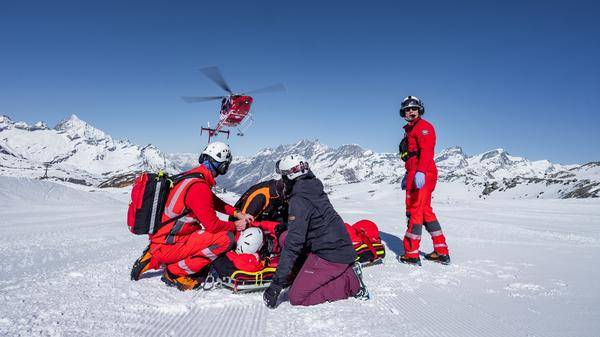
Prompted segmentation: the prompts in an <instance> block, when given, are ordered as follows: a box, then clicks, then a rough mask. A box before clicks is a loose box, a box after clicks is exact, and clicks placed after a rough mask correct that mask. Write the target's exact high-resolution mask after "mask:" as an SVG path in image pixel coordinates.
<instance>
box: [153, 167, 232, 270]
mask: <svg viewBox="0 0 600 337" xmlns="http://www.w3.org/2000/svg"><path fill="white" fill-rule="evenodd" d="M192 172H193V173H201V174H202V175H203V176H204V179H200V178H188V179H185V180H183V181H181V182H179V183H177V185H175V186H174V187H173V189H172V190H171V191H170V192H169V197H168V199H167V203H166V206H165V211H164V213H163V218H162V221H167V220H169V219H171V218H174V217H176V216H177V215H180V214H182V213H183V212H184V211H185V210H190V213H189V214H188V215H187V216H185V217H183V218H181V219H179V220H177V221H176V222H172V223H170V224H168V225H166V226H164V227H162V228H161V229H160V230H159V231H158V232H156V233H155V234H154V235H151V236H150V241H151V243H150V252H151V253H152V258H153V261H152V263H154V264H155V265H154V267H158V266H156V264H166V265H167V268H168V270H169V271H170V272H171V273H172V274H174V275H177V276H185V275H190V274H195V273H197V272H199V271H200V270H202V268H204V267H206V266H207V265H209V264H210V263H211V262H212V261H213V260H214V259H216V258H217V256H219V255H221V254H223V253H225V252H226V251H228V250H229V249H231V247H232V244H233V242H234V241H233V233H232V232H234V231H235V225H234V223H233V222H231V221H222V220H220V219H219V218H218V217H217V215H216V213H215V210H216V211H219V212H221V213H225V214H227V215H234V213H235V208H233V207H232V206H230V205H228V204H226V203H225V202H224V201H223V200H221V199H219V197H217V196H216V195H215V194H214V193H213V192H212V191H211V187H212V186H213V185H214V184H215V180H214V178H213V176H212V173H211V172H210V171H209V170H208V169H207V168H206V167H204V166H202V165H200V166H199V167H197V168H194V169H192V170H190V171H189V172H188V173H192Z"/></svg>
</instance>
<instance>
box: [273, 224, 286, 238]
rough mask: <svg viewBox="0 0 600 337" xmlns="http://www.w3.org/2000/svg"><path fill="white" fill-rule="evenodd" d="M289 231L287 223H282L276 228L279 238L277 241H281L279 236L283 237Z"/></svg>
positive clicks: (276, 234)
mask: <svg viewBox="0 0 600 337" xmlns="http://www.w3.org/2000/svg"><path fill="white" fill-rule="evenodd" d="M287 229H288V224H287V223H286V222H282V223H280V224H278V225H276V226H275V236H276V237H277V239H279V236H280V235H281V233H283V232H285V231H287Z"/></svg>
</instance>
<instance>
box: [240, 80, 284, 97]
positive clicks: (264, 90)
mask: <svg viewBox="0 0 600 337" xmlns="http://www.w3.org/2000/svg"><path fill="white" fill-rule="evenodd" d="M279 91H287V88H286V87H285V85H283V83H277V84H272V85H269V86H266V87H264V88H260V89H254V90H250V91H246V92H245V93H244V95H249V94H265V93H269V92H279Z"/></svg>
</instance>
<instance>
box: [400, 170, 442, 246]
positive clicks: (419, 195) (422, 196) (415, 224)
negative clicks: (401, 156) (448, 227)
mask: <svg viewBox="0 0 600 337" xmlns="http://www.w3.org/2000/svg"><path fill="white" fill-rule="evenodd" d="M414 176H415V173H414V172H412V174H408V175H407V179H414ZM436 182H437V175H436V174H435V173H426V174H425V185H424V186H423V187H422V188H421V189H417V188H416V187H415V186H414V183H412V180H411V181H410V183H409V184H407V185H408V189H407V190H406V217H407V219H408V228H407V230H406V234H405V235H404V255H405V256H407V257H410V258H417V257H419V244H420V243H421V232H422V231H423V226H425V229H427V231H428V232H429V234H430V235H431V239H432V241H433V249H434V250H435V251H436V252H437V253H438V254H442V255H447V254H448V246H447V245H446V238H445V237H444V233H443V232H442V227H441V226H440V223H439V222H438V220H437V217H436V216H435V213H433V209H432V208H431V194H432V193H433V191H434V190H435V185H436Z"/></svg>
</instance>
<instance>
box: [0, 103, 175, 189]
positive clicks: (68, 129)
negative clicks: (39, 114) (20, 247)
mask: <svg viewBox="0 0 600 337" xmlns="http://www.w3.org/2000/svg"><path fill="white" fill-rule="evenodd" d="M163 168H165V169H166V170H167V171H176V170H178V167H176V166H174V165H173V164H172V163H171V161H169V160H166V158H165V156H164V154H163V153H162V152H160V151H159V150H158V149H157V148H155V147H154V146H152V145H146V146H144V147H140V146H137V145H134V144H132V143H130V142H129V141H126V140H113V139H112V138H111V137H110V136H109V135H107V134H106V133H104V132H103V131H101V130H98V129H96V128H94V127H93V126H91V125H89V124H88V123H86V122H84V121H82V120H81V119H79V118H77V116H75V115H71V116H70V117H69V118H67V119H65V120H63V121H61V122H60V123H58V124H57V125H56V126H55V127H54V128H52V129H50V128H48V126H47V125H46V124H45V123H44V122H38V123H36V124H35V125H33V126H29V125H28V124H26V123H24V122H14V121H12V120H11V119H10V118H9V117H8V116H0V175H10V176H28V177H34V178H41V177H48V178H53V179H60V180H64V181H69V182H74V183H79V184H83V185H94V186H103V185H107V184H109V183H111V185H112V186H115V185H117V186H118V185H119V184H120V181H121V180H124V183H127V181H131V178H132V177H133V176H135V173H136V172H140V171H144V170H150V171H153V170H159V169H163Z"/></svg>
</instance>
